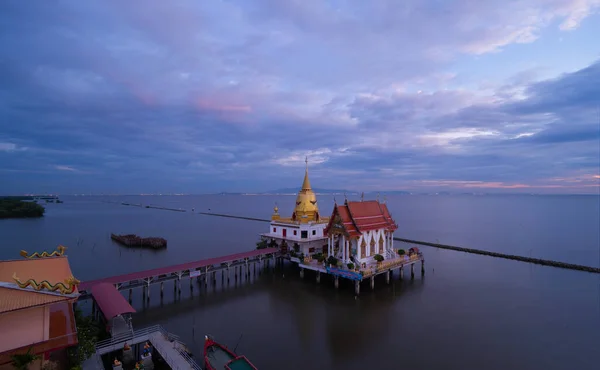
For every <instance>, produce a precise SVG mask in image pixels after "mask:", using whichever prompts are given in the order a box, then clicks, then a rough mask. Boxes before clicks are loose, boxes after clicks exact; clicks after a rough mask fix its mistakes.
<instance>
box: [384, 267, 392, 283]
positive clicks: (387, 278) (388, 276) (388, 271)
mask: <svg viewBox="0 0 600 370" xmlns="http://www.w3.org/2000/svg"><path fill="white" fill-rule="evenodd" d="M390 273H391V270H387V273H386V274H385V282H386V283H387V284H389V283H390Z"/></svg>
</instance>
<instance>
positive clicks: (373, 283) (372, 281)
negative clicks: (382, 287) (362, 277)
mask: <svg viewBox="0 0 600 370" xmlns="http://www.w3.org/2000/svg"><path fill="white" fill-rule="evenodd" d="M373 289H375V275H372V276H371V290H373Z"/></svg>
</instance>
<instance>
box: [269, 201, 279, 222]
mask: <svg viewBox="0 0 600 370" xmlns="http://www.w3.org/2000/svg"><path fill="white" fill-rule="evenodd" d="M279 219H280V216H279V207H277V202H275V207H273V215H272V216H271V220H279Z"/></svg>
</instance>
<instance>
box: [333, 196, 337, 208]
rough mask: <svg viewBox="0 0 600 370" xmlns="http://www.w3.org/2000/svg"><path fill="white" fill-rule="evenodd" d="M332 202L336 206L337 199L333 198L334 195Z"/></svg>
mask: <svg viewBox="0 0 600 370" xmlns="http://www.w3.org/2000/svg"><path fill="white" fill-rule="evenodd" d="M333 204H335V205H336V206H337V201H336V200H335V195H334V196H333Z"/></svg>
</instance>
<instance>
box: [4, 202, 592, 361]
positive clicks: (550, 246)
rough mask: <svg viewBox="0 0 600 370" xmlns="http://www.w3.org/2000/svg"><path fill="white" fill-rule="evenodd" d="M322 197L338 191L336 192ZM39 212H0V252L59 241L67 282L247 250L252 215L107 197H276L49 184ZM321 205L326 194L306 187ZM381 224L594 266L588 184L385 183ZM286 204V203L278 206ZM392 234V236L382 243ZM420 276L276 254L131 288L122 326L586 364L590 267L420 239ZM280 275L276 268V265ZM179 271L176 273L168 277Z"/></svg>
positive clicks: (260, 346)
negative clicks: (316, 270)
mask: <svg viewBox="0 0 600 370" xmlns="http://www.w3.org/2000/svg"><path fill="white" fill-rule="evenodd" d="M338 198H339V199H337V201H338V202H341V201H343V199H342V198H343V197H340V196H338ZM62 199H63V200H64V201H65V203H63V204H48V205H47V213H46V216H45V217H44V218H41V219H22V220H0V235H1V236H2V239H0V240H1V243H2V244H1V247H0V258H2V259H8V258H18V252H19V250H21V249H25V250H28V251H41V250H52V249H53V248H54V247H55V246H56V245H58V244H63V245H66V246H68V247H69V249H68V255H69V260H70V263H71V267H72V270H73V272H74V274H75V276H76V277H77V278H79V279H80V280H89V279H94V278H100V277H105V276H110V275H115V274H121V273H126V272H131V271H138V270H144V269H148V268H154V267H162V266H167V265H170V264H175V263H181V262H188V261H193V260H198V259H202V258H205V257H214V256H220V255H225V254H230V253H235V252H240V251H246V250H249V249H253V248H254V247H255V242H256V241H257V239H258V236H257V234H258V233H261V232H265V231H267V230H268V227H267V224H265V223H261V222H256V221H247V220H237V219H228V218H221V217H210V216H203V215H198V214H192V213H190V212H185V213H180V212H171V211H164V210H156V209H146V208H139V207H131V206H122V205H119V204H115V203H105V202H103V201H110V202H117V203H120V202H123V201H125V202H131V203H142V204H144V205H164V206H168V207H173V208H185V209H187V210H191V208H195V210H196V211H208V210H209V209H210V211H211V212H215V213H232V214H239V215H245V216H252V217H261V218H268V217H269V216H270V214H271V212H272V208H273V205H274V204H275V202H277V203H278V204H279V207H280V210H281V213H289V212H291V208H292V206H293V202H294V197H290V196H237V195H225V196H214V195H211V196H208V195H207V196H127V197H125V196H122V197H66V196H65V197H62ZM319 203H320V207H321V211H322V213H323V214H325V213H329V212H330V211H331V207H332V205H333V199H332V197H331V196H328V195H320V196H319ZM388 206H389V208H390V210H391V212H392V213H393V216H394V218H395V220H396V221H397V223H398V225H399V230H398V231H397V232H396V236H401V237H406V238H411V239H417V240H427V241H433V242H435V241H438V242H440V243H444V244H451V245H458V246H465V247H472V248H482V249H488V250H493V251H499V252H505V253H514V254H521V255H527V256H528V255H531V256H534V257H540V258H549V259H555V260H560V261H565V262H571V263H578V264H585V265H590V266H599V265H600V255H599V250H600V226H599V225H600V197H597V196H466V195H464V196H446V195H445V196H392V197H388ZM286 211H287V212H286ZM111 232H113V233H136V234H140V235H144V236H161V237H164V238H166V239H167V240H168V242H169V246H168V248H167V249H166V250H163V251H149V250H143V251H140V250H129V249H125V248H123V247H120V246H118V245H116V244H115V243H113V242H112V241H111V240H110V238H109V235H110V233H111ZM401 246H402V244H401V243H398V242H396V247H401ZM421 249H422V250H423V252H424V253H425V257H426V261H427V262H426V268H427V273H426V276H425V277H424V278H421V277H420V275H419V274H418V273H417V276H416V279H415V280H414V281H410V280H404V281H400V280H398V275H396V276H394V280H393V281H392V284H391V285H389V286H386V285H385V282H384V281H383V280H377V282H376V289H375V291H371V290H370V289H369V287H368V284H366V283H365V284H363V285H362V292H361V295H360V297H358V298H357V299H355V297H354V293H353V289H352V287H351V285H350V284H348V283H346V282H343V283H342V284H341V286H340V289H339V290H335V289H334V288H333V283H332V281H331V280H329V279H323V280H322V281H321V284H320V285H317V284H316V282H315V281H314V275H311V274H307V275H306V278H305V279H304V280H301V279H300V278H299V277H298V273H297V270H295V269H293V268H292V267H289V266H287V267H285V268H284V270H278V271H277V272H276V273H275V274H262V275H261V276H260V277H257V278H252V281H251V282H244V283H241V284H240V283H238V284H235V283H234V281H233V280H232V282H231V285H230V286H229V287H222V286H220V285H218V286H217V287H216V288H214V289H213V288H210V287H209V289H208V290H206V291H205V290H202V289H199V286H197V285H195V289H194V294H193V295H190V293H189V290H188V289H184V290H183V294H182V298H181V299H180V300H177V301H176V302H174V299H173V291H172V289H169V286H170V285H169V284H170V283H167V284H166V288H165V298H164V300H163V301H162V302H161V300H160V299H159V295H158V290H157V288H158V287H154V289H155V290H153V292H152V300H151V302H150V304H149V305H147V306H146V305H144V304H142V299H141V291H139V290H138V291H135V292H134V303H133V305H134V307H135V308H136V309H137V310H138V313H136V314H135V315H134V325H136V326H137V327H144V326H147V325H152V324H162V325H164V326H165V327H166V328H167V329H168V330H169V331H171V332H173V333H175V334H178V335H180V336H181V337H182V339H183V340H184V341H185V342H186V343H187V344H188V346H189V347H190V349H192V351H193V352H194V354H195V355H196V356H197V357H200V355H201V352H202V351H201V344H202V338H203V335H204V334H206V333H209V334H212V335H213V336H215V337H217V339H219V340H221V341H223V342H225V343H226V344H229V345H231V346H234V345H235V344H236V343H237V342H238V339H239V337H240V335H242V334H243V337H242V339H241V342H240V344H239V347H238V352H241V353H243V354H245V355H247V357H249V358H250V359H251V360H252V361H253V362H254V363H255V364H256V365H257V367H258V368H259V369H267V370H268V369H290V370H294V369H326V368H331V369H344V370H350V369H361V370H364V369H397V368H406V369H457V370H458V369H461V370H462V369H503V370H505V369H545V370H547V369H598V368H600V350H599V348H600V276H599V275H597V274H590V273H583V272H578V271H569V270H562V269H557V268H550V267H541V266H535V265H530V264H525V263H521V262H515V261H507V260H502V259H496V258H490V257H485V256H477V255H469V254H465V253H459V252H453V251H446V250H439V249H435V248H429V247H422V248H421ZM284 275H285V277H284ZM186 284H188V282H185V284H184V288H185V286H186Z"/></svg>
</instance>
